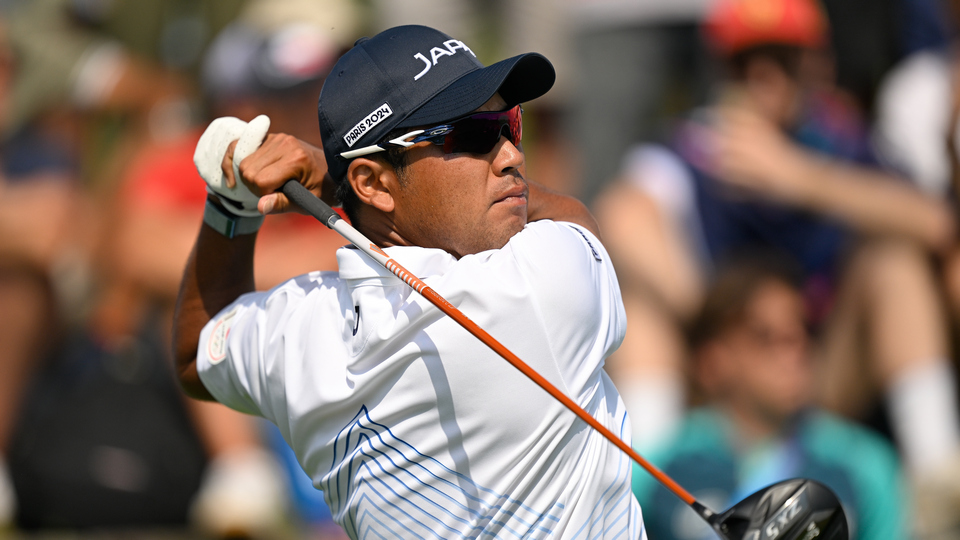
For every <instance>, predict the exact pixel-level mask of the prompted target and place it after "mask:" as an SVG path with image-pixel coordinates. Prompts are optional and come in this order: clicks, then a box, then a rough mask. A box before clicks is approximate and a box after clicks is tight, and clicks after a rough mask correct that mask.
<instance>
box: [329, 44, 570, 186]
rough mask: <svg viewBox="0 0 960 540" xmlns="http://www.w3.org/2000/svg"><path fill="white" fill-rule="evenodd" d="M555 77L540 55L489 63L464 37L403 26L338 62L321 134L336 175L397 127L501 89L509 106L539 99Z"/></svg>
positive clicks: (475, 102)
mask: <svg viewBox="0 0 960 540" xmlns="http://www.w3.org/2000/svg"><path fill="white" fill-rule="evenodd" d="M555 79H556V73H555V72H554V70H553V65H552V64H551V63H550V61H549V60H547V59H546V58H545V57H544V56H543V55H540V54H537V53H527V54H521V55H519V56H514V57H513V58H508V59H507V60H503V61H500V62H497V63H496V64H492V65H490V66H487V67H484V66H483V64H481V63H480V61H479V60H477V57H476V55H474V53H473V51H472V50H470V49H469V48H468V47H467V45H465V44H464V43H463V42H461V41H459V40H456V39H453V38H451V37H450V36H448V35H446V34H444V33H443V32H440V31H438V30H434V29H433V28H428V27H426V26H398V27H395V28H391V29H389V30H385V31H383V32H381V33H379V34H377V35H376V36H374V37H372V38H361V39H360V40H358V41H357V43H356V44H355V45H354V47H353V48H352V49H350V50H349V51H347V53H346V54H344V55H343V56H342V57H341V58H340V60H339V61H338V62H337V64H336V65H335V66H334V67H333V70H332V71H331V73H330V75H329V76H328V77H327V80H326V81H325V82H324V85H323V90H321V92H320V100H319V102H318V104H317V116H318V118H319V121H320V136H321V138H322V140H323V152H324V155H325V157H326V159H327V167H328V168H329V170H330V175H331V176H332V177H333V178H334V180H337V181H340V180H342V179H343V178H344V177H345V176H346V172H347V167H348V165H349V163H350V160H348V159H344V158H342V157H340V154H341V153H343V152H346V151H348V150H355V149H357V148H362V147H364V146H370V145H374V144H377V143H379V142H382V141H383V139H384V138H385V137H386V136H387V135H388V134H389V133H391V132H393V131H394V130H396V129H398V128H405V127H416V126H428V125H432V124H439V123H442V122H445V121H447V120H452V119H454V118H457V117H459V116H463V115H465V114H469V113H470V112H472V111H474V110H476V109H477V108H478V107H480V106H481V105H483V104H484V103H486V102H487V101H488V100H489V99H490V98H491V97H493V95H494V94H495V93H497V92H500V95H501V97H503V99H504V100H505V101H506V102H507V104H508V105H515V104H518V103H523V102H526V101H530V100H532V99H535V98H538V97H540V96H542V95H543V94H545V93H547V91H548V90H550V87H552V86H553V82H554V80H555Z"/></svg>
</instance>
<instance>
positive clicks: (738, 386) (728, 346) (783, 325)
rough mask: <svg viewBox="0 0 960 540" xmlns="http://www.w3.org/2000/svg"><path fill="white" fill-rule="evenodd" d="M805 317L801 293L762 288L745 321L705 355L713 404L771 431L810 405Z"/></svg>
mask: <svg viewBox="0 0 960 540" xmlns="http://www.w3.org/2000/svg"><path fill="white" fill-rule="evenodd" d="M804 317H805V314H804V305H803V299H802V298H801V296H800V295H799V294H798V293H797V292H796V290H794V289H793V288H791V287H790V286H788V285H786V284H785V283H782V282H780V281H776V280H768V281H766V282H765V283H763V284H762V285H760V286H759V287H758V288H757V289H756V292H755V293H754V295H753V297H752V298H751V299H750V301H749V302H748V304H747V306H746V309H745V312H744V314H743V316H742V317H741V318H740V319H739V320H737V321H734V322H732V323H731V325H730V326H729V327H728V328H727V329H726V330H725V331H723V332H721V333H720V334H719V335H718V336H717V337H716V338H714V339H713V340H712V342H711V343H709V344H707V345H706V347H705V348H704V349H703V353H702V355H701V358H700V359H699V363H698V367H697V369H698V375H699V376H700V379H701V383H702V384H703V386H704V388H706V389H707V390H708V394H710V396H709V397H710V398H711V400H712V402H713V403H715V404H719V405H720V406H721V407H725V408H727V409H729V410H730V411H731V412H733V415H734V417H735V418H739V419H745V420H746V421H748V422H751V423H753V424H754V425H763V426H766V427H767V428H770V429H776V428H777V427H779V426H781V425H782V424H783V422H785V421H786V420H788V419H789V418H790V417H791V416H792V415H794V414H795V413H797V412H798V411H800V410H801V409H802V408H803V407H804V406H805V405H807V404H808V403H810V399H811V386H812V376H813V366H812V364H811V359H810V356H809V353H808V337H807V332H806V327H805V325H804V320H805V318H804Z"/></svg>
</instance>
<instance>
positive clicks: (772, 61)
mask: <svg viewBox="0 0 960 540" xmlns="http://www.w3.org/2000/svg"><path fill="white" fill-rule="evenodd" d="M739 71H740V73H739V76H738V77H737V82H736V83H735V84H734V87H735V88H736V89H737V90H736V91H735V92H734V94H735V95H737V96H740V99H742V104H743V105H744V106H747V107H749V108H751V109H752V110H753V111H754V112H756V113H758V114H760V115H761V116H762V117H764V118H766V119H767V120H769V121H771V122H773V123H774V124H777V125H779V126H780V127H782V128H785V129H789V128H790V127H792V126H793V125H794V124H795V123H796V122H797V121H798V119H799V117H800V112H801V107H802V105H803V101H804V98H805V94H806V93H807V92H809V91H810V90H811V89H812V88H814V87H816V86H822V85H830V84H832V82H831V81H832V63H831V61H830V60H829V57H828V56H827V55H826V54H825V53H824V52H820V51H813V50H807V49H794V50H792V51H787V50H780V51H775V52H772V53H769V54H766V53H757V54H750V55H747V56H746V59H745V60H744V61H743V62H742V64H741V65H740V66H739Z"/></svg>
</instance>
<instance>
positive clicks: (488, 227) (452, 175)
mask: <svg viewBox="0 0 960 540" xmlns="http://www.w3.org/2000/svg"><path fill="white" fill-rule="evenodd" d="M506 108H507V104H506V102H504V101H503V98H501V97H500V95H499V94H496V95H494V97H492V98H491V99H490V100H489V101H487V102H486V103H485V104H484V105H483V106H481V107H480V108H479V109H477V111H478V112H479V111H502V110H504V109H506ZM405 157H406V159H407V163H408V167H407V168H406V171H405V174H404V175H403V178H402V183H401V186H400V188H399V189H398V190H397V192H396V193H394V194H393V196H394V201H395V207H394V212H393V219H394V225H395V229H396V231H397V232H398V233H399V234H400V235H401V236H403V237H404V238H405V239H406V240H407V241H408V242H409V243H411V244H413V245H419V246H422V247H433V248H440V249H443V250H446V251H448V252H450V253H451V254H453V255H454V256H456V257H458V258H459V257H462V256H464V255H468V254H471V253H478V252H481V251H486V250H490V249H499V248H501V247H503V246H504V245H505V244H506V243H507V241H508V240H509V239H510V238H511V237H513V235H515V234H517V233H518V232H520V230H521V229H523V227H524V225H526V223H527V193H528V189H527V183H526V181H525V180H524V178H523V171H524V155H523V151H522V149H521V148H517V147H516V146H514V145H513V143H511V142H510V141H509V140H508V139H507V138H506V137H500V141H499V142H498V143H497V145H496V146H495V147H494V148H493V150H491V151H490V152H489V153H487V154H483V155H479V154H468V153H461V154H444V153H443V149H442V148H441V147H439V146H437V145H434V144H430V143H427V142H423V143H419V144H417V145H415V146H413V147H410V148H409V149H408V150H406V156H405Z"/></svg>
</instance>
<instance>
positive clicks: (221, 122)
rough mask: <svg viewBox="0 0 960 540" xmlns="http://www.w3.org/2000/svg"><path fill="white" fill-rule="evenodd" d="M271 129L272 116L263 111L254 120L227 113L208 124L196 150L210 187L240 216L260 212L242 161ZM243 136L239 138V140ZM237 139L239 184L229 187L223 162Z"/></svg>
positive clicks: (199, 168) (195, 160) (200, 169)
mask: <svg viewBox="0 0 960 540" xmlns="http://www.w3.org/2000/svg"><path fill="white" fill-rule="evenodd" d="M269 129H270V118H269V117H267V116H266V115H263V114H261V115H260V116H258V117H256V118H254V119H253V120H251V121H250V123H247V122H244V121H243V120H240V119H239V118H234V117H232V116H224V117H222V118H217V119H216V120H214V121H213V122H210V125H209V126H207V129H206V131H204V132H203V135H201V136H200V141H199V142H198V143H197V149H196V151H195V152H194V154H193V163H194V165H196V166H197V172H199V173H200V176H201V177H203V180H204V181H205V182H206V183H207V191H208V192H210V193H213V194H215V195H216V196H217V197H218V198H219V199H220V202H221V203H222V204H223V206H224V207H225V208H226V209H227V210H229V211H230V212H231V213H233V214H235V215H237V216H244V217H255V216H260V212H259V211H258V210H257V202H258V201H259V200H260V197H258V196H257V195H255V194H254V193H253V192H252V191H250V188H248V187H247V185H246V183H245V182H244V181H243V180H242V179H241V177H240V168H239V166H240V162H242V161H243V159H244V158H246V157H247V156H249V155H250V154H252V153H253V152H254V151H255V150H256V149H257V148H259V147H260V144H261V143H262V142H263V139H264V137H266V135H267V131H268V130H269ZM238 139H239V140H238ZM233 141H237V146H236V148H235V149H234V151H233V177H234V178H235V179H236V184H235V185H234V186H233V187H232V188H230V187H227V177H226V175H225V174H223V169H222V168H221V165H222V163H223V156H224V154H226V153H227V147H228V146H230V143H231V142H233Z"/></svg>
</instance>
